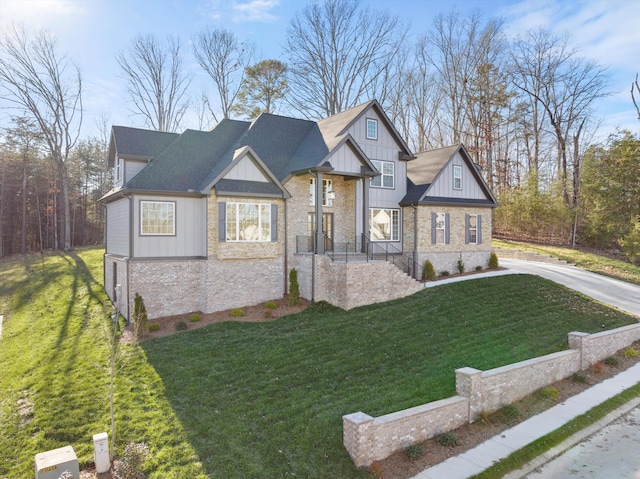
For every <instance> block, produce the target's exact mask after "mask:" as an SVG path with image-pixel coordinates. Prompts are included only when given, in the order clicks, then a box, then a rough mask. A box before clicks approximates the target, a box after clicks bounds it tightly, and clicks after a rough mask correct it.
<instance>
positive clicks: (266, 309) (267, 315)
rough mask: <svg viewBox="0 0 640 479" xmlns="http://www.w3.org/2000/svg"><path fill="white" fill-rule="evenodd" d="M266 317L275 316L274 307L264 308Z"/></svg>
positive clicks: (271, 317)
mask: <svg viewBox="0 0 640 479" xmlns="http://www.w3.org/2000/svg"><path fill="white" fill-rule="evenodd" d="M264 317H265V319H273V318H274V315H273V309H269V308H264Z"/></svg>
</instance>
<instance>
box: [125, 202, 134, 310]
mask: <svg viewBox="0 0 640 479" xmlns="http://www.w3.org/2000/svg"><path fill="white" fill-rule="evenodd" d="M133 216H134V203H133V195H131V196H129V231H130V232H131V234H130V235H129V259H128V260H127V262H126V264H127V291H126V294H127V322H129V318H131V294H130V292H131V291H130V288H131V281H130V280H131V274H130V273H131V271H130V267H131V258H132V257H133V236H134V235H135V232H136V230H135V229H134V227H135V225H134V224H133V223H134V221H133Z"/></svg>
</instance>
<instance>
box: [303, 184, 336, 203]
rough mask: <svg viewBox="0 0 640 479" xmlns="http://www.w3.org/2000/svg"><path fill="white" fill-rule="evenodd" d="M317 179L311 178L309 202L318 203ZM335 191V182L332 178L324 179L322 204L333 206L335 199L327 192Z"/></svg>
mask: <svg viewBox="0 0 640 479" xmlns="http://www.w3.org/2000/svg"><path fill="white" fill-rule="evenodd" d="M315 186H316V179H315V178H311V179H310V180H309V204H310V205H311V206H315V204H316V187H315ZM330 191H333V182H332V181H331V180H322V206H333V199H331V198H330V197H329V196H330V195H328V194H327V193H329V192H330Z"/></svg>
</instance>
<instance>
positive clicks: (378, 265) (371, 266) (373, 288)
mask: <svg viewBox="0 0 640 479" xmlns="http://www.w3.org/2000/svg"><path fill="white" fill-rule="evenodd" d="M315 256H316V257H315V261H316V266H315V269H316V278H315V285H314V297H313V299H314V300H315V301H326V302H328V303H331V304H333V305H334V306H338V307H339V308H342V309H352V308H356V307H358V306H365V305H368V304H374V303H381V302H384V301H390V300H392V299H398V298H404V297H405V296H409V295H411V294H414V293H417V292H418V291H420V290H421V289H422V285H421V284H420V283H419V282H418V281H416V280H414V279H412V278H410V277H409V276H407V275H406V274H405V273H403V272H402V271H400V269H398V268H397V267H396V266H394V265H393V264H391V263H388V262H386V261H372V262H353V263H340V262H333V261H331V258H329V257H328V256H327V255H315ZM294 261H295V262H294V267H295V268H296V269H297V271H298V280H299V284H300V294H301V296H302V297H304V298H306V299H309V300H310V299H312V296H311V287H312V284H311V275H312V261H313V255H310V254H300V255H296V257H295V258H294Z"/></svg>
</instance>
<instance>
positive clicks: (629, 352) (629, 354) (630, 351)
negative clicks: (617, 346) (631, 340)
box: [624, 348, 638, 359]
mask: <svg viewBox="0 0 640 479" xmlns="http://www.w3.org/2000/svg"><path fill="white" fill-rule="evenodd" d="M624 357H625V358H629V359H631V358H637V357H638V350H637V349H635V348H627V349H625V350H624Z"/></svg>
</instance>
